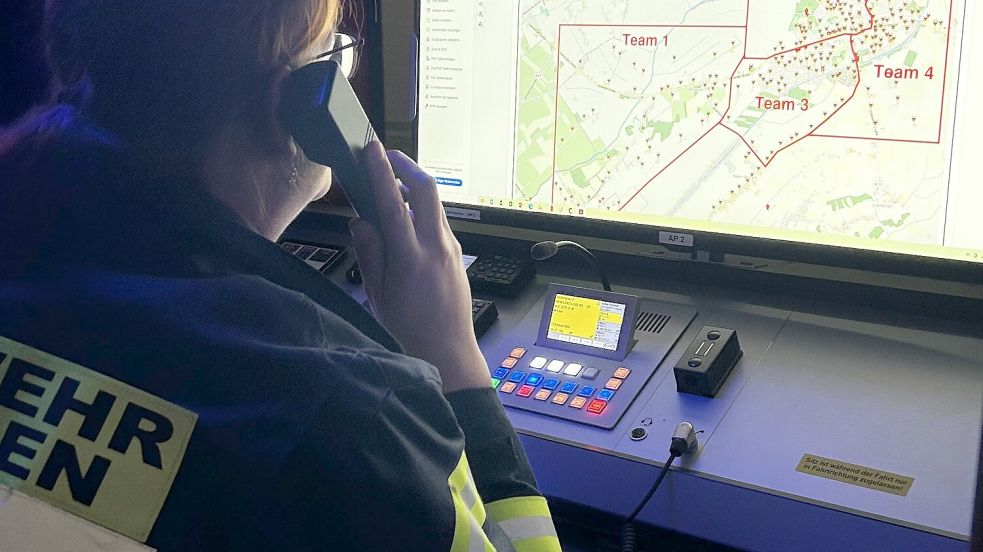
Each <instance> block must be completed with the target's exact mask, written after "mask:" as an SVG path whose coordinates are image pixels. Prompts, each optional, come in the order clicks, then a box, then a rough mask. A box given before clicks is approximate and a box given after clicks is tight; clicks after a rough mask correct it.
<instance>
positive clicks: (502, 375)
mask: <svg viewBox="0 0 983 552" xmlns="http://www.w3.org/2000/svg"><path fill="white" fill-rule="evenodd" d="M508 373H509V369H508V368H499V369H498V370H495V372H494V373H492V377H493V378H497V379H504V378H505V376H507V375H508Z"/></svg>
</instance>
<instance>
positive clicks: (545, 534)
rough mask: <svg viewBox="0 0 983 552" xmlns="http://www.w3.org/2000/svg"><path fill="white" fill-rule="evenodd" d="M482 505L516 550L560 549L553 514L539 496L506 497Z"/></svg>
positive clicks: (532, 551) (533, 551)
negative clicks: (551, 515)
mask: <svg viewBox="0 0 983 552" xmlns="http://www.w3.org/2000/svg"><path fill="white" fill-rule="evenodd" d="M486 509H487V511H488V517H489V518H490V519H492V520H493V521H495V522H496V523H498V526H499V527H501V528H502V531H503V532H504V533H505V534H506V535H508V537H509V540H510V541H512V546H514V547H515V549H516V552H544V551H551V552H552V551H557V552H558V551H559V550H560V540H559V539H558V538H557V536H556V528H555V527H554V526H553V518H551V517H550V510H549V506H548V505H547V504H546V499H544V498H543V497H539V496H522V497H515V498H506V499H504V500H498V501H495V502H492V503H490V504H488V505H487V506H486Z"/></svg>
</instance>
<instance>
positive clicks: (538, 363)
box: [529, 357, 549, 370]
mask: <svg viewBox="0 0 983 552" xmlns="http://www.w3.org/2000/svg"><path fill="white" fill-rule="evenodd" d="M548 361H549V359H548V358H546V357H536V358H534V359H532V360H531V361H529V367H530V368H535V369H537V370H539V369H540V368H542V367H543V366H546V363H547V362H548Z"/></svg>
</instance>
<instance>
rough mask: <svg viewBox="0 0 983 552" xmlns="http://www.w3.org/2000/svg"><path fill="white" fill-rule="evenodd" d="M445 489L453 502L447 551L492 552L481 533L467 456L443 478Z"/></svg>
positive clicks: (479, 510) (478, 499)
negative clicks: (452, 517) (451, 535)
mask: <svg viewBox="0 0 983 552" xmlns="http://www.w3.org/2000/svg"><path fill="white" fill-rule="evenodd" d="M447 485H448V487H450V491H451V499H452V501H453V502H454V539H453V540H452V541H451V551H452V552H494V550H495V547H494V546H492V544H491V542H490V541H489V540H488V537H487V536H486V535H485V532H484V531H483V530H482V529H481V526H482V524H484V523H485V515H486V514H485V506H484V504H482V502H481V497H480V496H479V495H478V490H477V489H476V488H475V485H474V479H473V478H472V477H471V468H470V467H469V466H468V459H467V456H465V455H464V454H463V453H462V454H461V460H460V461H459V462H458V463H457V467H456V468H454V471H453V472H451V474H450V476H449V477H448V478H447Z"/></svg>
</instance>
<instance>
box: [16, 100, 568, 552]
mask: <svg viewBox="0 0 983 552" xmlns="http://www.w3.org/2000/svg"><path fill="white" fill-rule="evenodd" d="M74 119H75V117H74V115H73V113H72V112H71V111H70V110H69V109H67V108H60V109H56V110H54V111H52V112H50V113H48V114H47V115H46V116H44V117H41V118H39V119H38V121H39V122H38V123H36V127H37V129H38V131H37V132H35V133H33V134H29V135H27V136H26V137H24V138H23V139H21V140H20V141H19V143H18V144H17V145H15V146H14V147H13V148H12V149H10V150H9V151H8V152H7V153H6V154H5V155H3V156H2V157H0V485H2V486H6V487H9V488H11V489H14V490H16V491H17V492H19V493H23V494H25V495H28V496H30V497H34V498H36V499H39V500H41V501H43V502H45V503H47V504H48V505H51V506H53V507H55V508H57V509H59V510H60V511H65V512H69V513H71V514H73V515H75V516H79V517H81V518H83V519H86V520H89V521H91V522H93V523H96V524H98V525H101V526H104V527H106V528H108V529H110V530H112V531H114V532H115V533H118V534H121V535H125V536H126V537H128V538H130V539H133V540H135V541H137V542H145V543H146V544H147V545H148V546H151V547H154V548H159V549H161V550H181V551H191V550H219V549H241V550H280V549H282V550H306V549H319V550H491V549H496V548H497V549H499V550H503V549H511V548H512V547H514V548H515V549H517V550H556V549H559V545H558V541H557V540H556V536H555V532H554V530H553V526H552V522H551V520H550V518H549V512H548V510H547V508H546V504H545V501H544V500H543V498H542V497H541V496H540V495H539V492H538V491H537V489H536V486H535V482H534V480H533V477H532V473H531V471H530V469H529V465H528V463H527V461H526V458H525V455H524V453H523V451H522V449H521V447H520V445H519V443H518V440H517V438H516V435H515V432H514V430H513V429H512V427H511V425H510V424H509V423H508V420H507V419H506V417H505V414H504V412H503V409H502V406H501V404H500V403H499V402H498V400H497V399H496V397H495V395H494V392H493V391H492V390H491V389H490V388H489V389H480V390H468V391H461V392H457V393H453V394H450V395H447V396H444V395H443V394H442V392H441V382H440V377H439V375H438V373H437V371H436V369H435V368H433V367H432V366H430V365H428V364H426V363H424V362H422V361H420V360H417V359H414V358H410V357H407V356H405V355H404V354H402V352H401V349H400V347H399V345H398V344H397V343H396V341H395V340H394V339H393V337H392V336H391V335H390V334H389V333H388V332H387V331H386V330H385V329H384V328H382V327H381V326H380V325H379V324H378V323H377V322H376V321H375V320H374V319H373V317H372V316H371V314H370V313H368V312H367V311H366V310H365V309H363V308H362V307H361V306H360V305H359V304H357V303H356V302H355V301H353V300H352V299H351V298H349V297H348V296H347V295H346V294H345V293H344V292H343V291H341V290H340V289H339V288H338V287H336V286H335V285H334V284H332V283H331V282H330V281H329V280H328V279H326V278H324V277H323V276H322V275H321V274H319V273H318V272H316V271H315V270H313V269H311V268H310V267H308V266H307V265H306V264H305V263H303V262H302V261H299V260H298V259H296V258H294V257H292V256H290V255H289V254H287V253H285V252H284V251H282V250H281V249H280V248H279V247H277V246H276V245H275V244H273V243H271V242H269V241H268V240H266V239H264V238H263V237H261V236H260V235H258V234H257V233H255V232H253V231H251V230H249V229H248V228H247V226H246V225H245V223H244V222H243V221H242V220H241V219H239V218H238V217H237V216H236V215H235V214H234V213H233V212H231V211H230V210H229V209H227V208H225V207H224V206H223V205H222V204H221V203H219V202H218V201H217V200H215V199H214V198H212V197H211V196H210V195H209V194H207V193H206V192H204V191H203V190H202V189H201V187H200V186H199V185H198V183H197V182H195V181H194V179H193V178H192V177H191V176H190V175H188V174H187V173H183V171H181V170H179V169H175V170H173V171H172V172H170V173H168V174H161V175H157V176H150V175H147V174H146V172H145V171H143V170H141V167H139V166H135V164H133V163H131V162H130V161H129V156H128V154H127V148H126V147H125V146H123V145H121V144H119V143H117V142H116V140H114V139H113V138H112V137H111V136H109V135H107V134H106V133H104V132H101V131H100V130H98V129H96V128H94V127H91V126H87V125H86V124H85V123H83V122H81V121H79V120H74ZM45 126H47V127H49V128H47V129H44V128H43V127H45ZM41 130H43V131H41ZM411 315H415V316H419V317H420V321H421V323H426V319H427V317H428V316H432V314H431V313H414V314H411ZM0 515H2V510H0Z"/></svg>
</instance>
